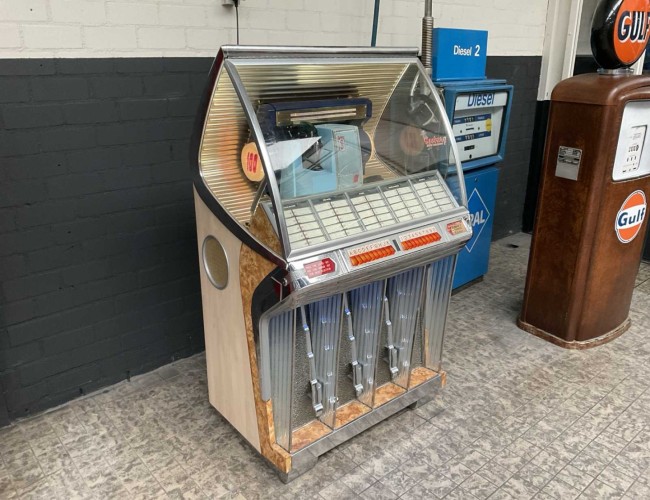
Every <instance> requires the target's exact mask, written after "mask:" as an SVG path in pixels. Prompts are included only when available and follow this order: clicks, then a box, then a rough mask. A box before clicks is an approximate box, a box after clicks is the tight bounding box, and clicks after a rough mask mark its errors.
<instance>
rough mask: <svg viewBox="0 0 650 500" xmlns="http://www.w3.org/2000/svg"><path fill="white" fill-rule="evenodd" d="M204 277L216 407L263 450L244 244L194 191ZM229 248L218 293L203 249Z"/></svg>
mask: <svg viewBox="0 0 650 500" xmlns="http://www.w3.org/2000/svg"><path fill="white" fill-rule="evenodd" d="M194 206H195V209H196V227H197V237H198V246H199V262H201V264H200V265H199V268H200V273H201V296H202V302H203V327H204V330H205V356H206V364H207V371H208V393H209V398H210V403H211V404H212V405H213V406H214V407H215V408H216V409H217V410H218V411H219V413H221V415H223V416H224V418H225V419H226V420H228V422H230V423H231V424H232V425H233V427H235V428H236V429H237V430H238V431H239V432H240V433H241V435H242V436H244V437H245V438H246V440H247V441H248V442H249V443H251V445H253V447H254V448H256V449H257V450H258V451H259V450H260V449H261V448H260V436H259V433H258V423H257V417H256V405H255V399H254V396H253V380H252V379H251V366H250V363H249V359H250V358H249V345H248V343H247V339H246V335H245V325H244V313H243V310H242V301H241V293H240V290H239V286H240V283H239V254H240V247H241V242H240V241H239V240H237V239H236V238H235V237H234V236H233V235H232V234H231V233H230V231H228V230H227V229H226V228H225V227H224V226H223V224H221V222H219V220H218V219H217V218H216V217H215V216H214V214H213V213H212V212H211V211H210V209H208V207H207V206H206V205H205V204H204V203H203V200H201V198H200V197H199V195H198V194H197V193H196V191H195V192H194ZM208 235H212V236H214V237H215V238H216V239H217V240H218V241H219V242H220V243H221V245H222V246H223V248H224V250H225V253H226V256H227V258H228V264H229V275H228V284H227V286H226V288H225V289H223V290H218V289H217V288H215V287H214V286H213V285H212V283H210V281H209V280H208V277H207V275H206V273H205V269H204V266H203V263H202V262H203V257H202V255H201V253H202V252H201V249H202V246H203V240H204V239H205V238H206V236H208Z"/></svg>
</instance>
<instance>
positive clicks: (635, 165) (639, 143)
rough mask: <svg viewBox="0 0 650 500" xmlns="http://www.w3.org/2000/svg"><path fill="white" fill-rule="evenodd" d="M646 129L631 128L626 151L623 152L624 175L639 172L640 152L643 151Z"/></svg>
mask: <svg viewBox="0 0 650 500" xmlns="http://www.w3.org/2000/svg"><path fill="white" fill-rule="evenodd" d="M647 130H648V127H647V126H645V125H643V126H641V127H632V129H631V130H630V134H629V137H628V142H627V150H626V152H625V162H624V164H623V167H622V170H623V173H624V174H627V173H631V172H636V171H637V170H639V166H640V163H641V151H642V150H643V143H644V141H645V136H646V132H647Z"/></svg>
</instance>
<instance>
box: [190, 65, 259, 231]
mask: <svg viewBox="0 0 650 500" xmlns="http://www.w3.org/2000/svg"><path fill="white" fill-rule="evenodd" d="M248 135H249V132H248V122H247V121H246V116H245V114H244V109H243V108H242V105H241V103H240V102H239V98H238V97H237V93H236V92H235V88H234V87H233V85H232V82H231V81H230V77H229V76H228V74H227V73H226V72H225V71H223V70H222V71H221V72H220V73H219V78H218V79H217V83H216V85H215V89H214V93H213V94H212V99H211V101H210V106H209V108H208V113H207V116H206V121H205V125H204V130H203V139H202V142H201V149H200V152H199V168H200V170H201V175H202V176H203V180H204V181H205V183H206V185H207V186H208V188H209V189H210V191H212V193H213V194H214V195H215V197H216V198H217V200H219V203H220V204H221V205H222V206H223V208H224V209H225V210H226V211H228V212H229V213H230V215H231V216H232V217H233V218H234V219H235V220H236V221H237V222H239V223H240V224H242V225H244V224H245V223H247V222H250V218H251V205H252V204H253V199H254V197H255V191H256V186H255V184H253V183H252V182H249V181H248V180H247V179H246V177H245V176H244V174H243V172H242V169H241V162H240V154H241V150H242V148H243V147H244V144H245V143H246V142H247V140H248Z"/></svg>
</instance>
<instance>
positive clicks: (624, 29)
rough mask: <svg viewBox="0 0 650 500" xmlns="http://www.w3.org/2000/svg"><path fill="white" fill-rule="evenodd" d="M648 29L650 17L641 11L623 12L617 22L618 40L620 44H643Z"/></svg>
mask: <svg viewBox="0 0 650 500" xmlns="http://www.w3.org/2000/svg"><path fill="white" fill-rule="evenodd" d="M648 29H650V16H648V14H647V13H646V12H643V11H634V12H630V11H625V12H623V13H622V14H621V17H620V18H619V21H618V30H617V32H618V39H619V41H621V42H627V41H628V40H629V41H630V42H634V43H644V42H645V40H646V34H647V32H648Z"/></svg>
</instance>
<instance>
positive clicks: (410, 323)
mask: <svg viewBox="0 0 650 500" xmlns="http://www.w3.org/2000/svg"><path fill="white" fill-rule="evenodd" d="M423 277H424V268H421V267H420V268H416V269H411V270H409V271H406V272H404V273H401V274H398V275H397V276H394V277H392V278H389V280H388V286H387V292H388V293H387V299H388V300H387V301H386V305H387V306H388V307H389V308H390V312H389V319H387V322H388V321H390V325H388V331H389V333H390V335H389V341H390V340H392V343H393V346H394V350H389V353H388V359H389V363H391V359H392V360H394V364H390V368H396V369H397V370H396V372H395V373H394V375H393V382H395V383H396V384H398V385H400V386H402V387H407V385H408V376H409V369H410V366H411V350H412V348H413V336H414V334H415V326H416V324H417V317H418V314H419V312H420V304H421V300H422V283H423ZM391 336H392V339H391V338H390V337H391Z"/></svg>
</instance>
